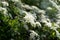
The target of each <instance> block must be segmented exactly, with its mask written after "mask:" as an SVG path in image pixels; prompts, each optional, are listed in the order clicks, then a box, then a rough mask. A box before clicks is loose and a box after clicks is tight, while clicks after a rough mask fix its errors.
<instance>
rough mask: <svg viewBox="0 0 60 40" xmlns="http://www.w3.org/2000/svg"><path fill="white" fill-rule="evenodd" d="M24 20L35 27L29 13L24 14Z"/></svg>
mask: <svg viewBox="0 0 60 40" xmlns="http://www.w3.org/2000/svg"><path fill="white" fill-rule="evenodd" d="M24 19H25V21H26V22H27V23H31V25H32V26H34V27H35V25H36V24H35V22H34V20H35V18H34V17H33V15H32V14H31V13H26V15H25V17H24Z"/></svg>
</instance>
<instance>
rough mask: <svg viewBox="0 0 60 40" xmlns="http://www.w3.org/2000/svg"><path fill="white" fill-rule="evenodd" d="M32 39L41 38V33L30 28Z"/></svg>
mask: <svg viewBox="0 0 60 40" xmlns="http://www.w3.org/2000/svg"><path fill="white" fill-rule="evenodd" d="M30 32H31V33H30V40H32V39H33V40H39V35H38V34H37V33H36V32H34V31H33V30H30ZM36 37H37V39H36Z"/></svg>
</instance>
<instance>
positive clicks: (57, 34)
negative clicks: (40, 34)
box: [55, 30, 60, 39]
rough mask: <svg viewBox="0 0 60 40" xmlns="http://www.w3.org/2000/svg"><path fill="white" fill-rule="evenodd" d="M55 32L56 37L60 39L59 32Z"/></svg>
mask: <svg viewBox="0 0 60 40" xmlns="http://www.w3.org/2000/svg"><path fill="white" fill-rule="evenodd" d="M55 31H56V36H57V37H58V38H59V39H60V33H59V32H58V31H57V30H55Z"/></svg>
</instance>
